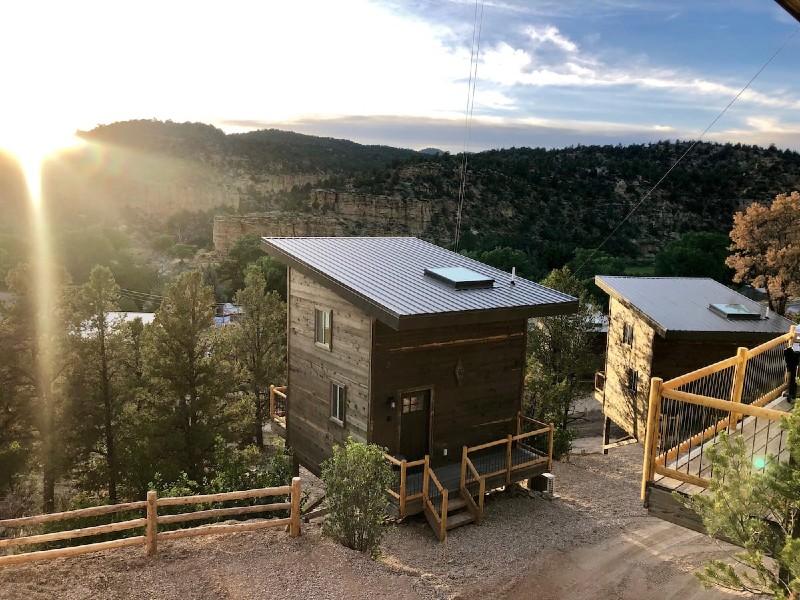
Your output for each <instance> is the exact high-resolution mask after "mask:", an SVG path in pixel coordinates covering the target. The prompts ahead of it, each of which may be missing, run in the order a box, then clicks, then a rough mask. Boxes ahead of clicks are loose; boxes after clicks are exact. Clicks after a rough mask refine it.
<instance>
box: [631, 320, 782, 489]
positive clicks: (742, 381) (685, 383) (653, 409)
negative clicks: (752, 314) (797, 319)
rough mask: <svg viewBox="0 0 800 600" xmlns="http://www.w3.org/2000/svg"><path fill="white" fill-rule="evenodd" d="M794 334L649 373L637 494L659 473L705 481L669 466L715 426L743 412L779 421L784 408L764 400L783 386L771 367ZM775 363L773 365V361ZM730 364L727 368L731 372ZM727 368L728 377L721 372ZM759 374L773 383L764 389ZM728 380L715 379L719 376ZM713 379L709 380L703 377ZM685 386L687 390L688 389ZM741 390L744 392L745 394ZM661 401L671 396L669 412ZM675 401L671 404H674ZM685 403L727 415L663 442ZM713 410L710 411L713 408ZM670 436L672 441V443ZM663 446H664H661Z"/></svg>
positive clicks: (735, 421) (708, 437)
mask: <svg viewBox="0 0 800 600" xmlns="http://www.w3.org/2000/svg"><path fill="white" fill-rule="evenodd" d="M794 336H795V327H792V328H791V329H790V330H789V333H787V334H785V335H782V336H779V337H776V338H775V339H773V340H770V341H768V342H765V343H763V344H761V345H759V346H757V347H755V348H752V349H748V348H739V350H738V352H737V354H736V356H733V357H731V358H727V359H725V360H721V361H719V362H716V363H714V364H712V365H708V366H706V367H703V368H701V369H697V370H696V371H692V372H691V373H687V374H685V375H681V376H680V377H675V378H674V379H670V380H669V381H663V380H662V379H660V378H658V377H653V378H652V379H651V381H650V397H649V406H648V415H647V429H646V434H645V446H644V449H645V451H644V464H643V468H642V486H641V496H642V499H643V500H644V499H645V494H646V491H647V486H648V484H650V483H652V482H653V481H654V480H655V476H656V475H664V476H667V477H670V478H673V479H676V480H678V481H682V482H685V483H690V484H692V485H697V486H700V487H708V483H709V482H708V478H706V477H703V476H701V475H700V473H696V474H695V473H691V472H689V468H688V465H685V466H686V470H685V471H683V470H679V469H677V468H675V466H670V465H671V463H673V462H674V461H676V460H677V459H678V458H679V457H681V456H683V455H684V454H686V453H688V452H691V451H692V450H693V449H694V450H699V449H700V448H701V447H702V446H703V445H704V444H706V443H709V442H711V441H713V440H715V439H716V437H717V436H718V435H719V433H720V432H722V431H725V430H728V431H734V430H736V428H737V426H738V425H739V424H740V422H742V421H743V420H744V419H746V418H748V417H749V418H752V419H766V420H768V421H771V422H774V421H780V420H781V419H782V418H784V417H785V416H786V413H785V412H782V411H778V410H772V409H768V408H764V406H765V405H766V404H768V403H769V402H772V401H773V400H775V399H776V398H778V397H779V396H780V395H781V394H782V393H783V392H784V391H785V390H786V388H787V383H788V380H787V379H785V377H784V379H783V382H782V383H777V381H778V380H779V377H778V376H777V375H776V373H779V372H781V371H780V370H781V369H783V366H782V365H783V363H782V352H783V349H784V348H786V346H787V344H791V343H792V341H793V339H794ZM766 363H769V364H770V365H771V369H772V373H768V370H767V368H766V367H765V366H764V365H765V364H766ZM776 365H777V366H776ZM731 369H732V370H733V372H732V375H731ZM726 372H727V374H728V377H723V374H725V373H726ZM759 375H760V376H761V378H763V379H764V380H765V381H769V380H774V381H776V384H771V385H768V386H767V388H768V389H764V387H763V385H760V384H761V383H762V382H760V381H758V379H759ZM728 380H730V384H729V385H727V384H724V385H721V384H720V382H727V381H728ZM712 381H713V382H714V383H715V384H714V385H711V384H710V383H709V384H708V385H706V383H707V382H712ZM720 389H721V390H723V391H722V393H717V395H718V396H723V397H714V396H712V395H711V393H712V392H706V393H700V392H704V391H706V390H715V391H716V390H720ZM689 390H691V391H689ZM745 392H747V397H746V398H745ZM665 401H672V410H671V412H670V414H665V413H664V411H662V407H663V404H664V402H665ZM676 407H677V408H676ZM690 407H695V408H694V409H693V410H695V411H697V410H698V409H697V408H696V407H701V410H702V409H707V410H708V411H712V410H713V411H721V412H723V413H727V416H724V417H723V418H718V419H716V421H715V422H714V423H712V424H710V425H709V426H707V427H703V428H702V430H700V431H697V432H695V433H692V434H690V435H689V436H687V437H686V438H685V439H677V440H672V439H671V437H672V436H670V440H671V441H669V442H667V443H665V440H664V439H663V437H664V436H665V432H668V431H669V430H670V422H673V423H678V422H680V420H681V419H683V418H684V415H685V413H686V412H687V411H688V410H691V409H690ZM714 414H716V413H714ZM673 441H674V443H673ZM665 446H669V447H665Z"/></svg>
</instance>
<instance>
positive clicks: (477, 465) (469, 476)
mask: <svg viewBox="0 0 800 600" xmlns="http://www.w3.org/2000/svg"><path fill="white" fill-rule="evenodd" d="M516 431H517V434H516V435H512V434H509V435H507V436H506V437H504V438H502V439H499V440H494V441H492V442H488V443H486V444H480V445H477V446H471V447H468V446H464V447H463V448H462V454H461V477H460V481H459V482H458V489H459V490H460V491H461V492H462V497H463V498H464V500H465V501H466V502H467V504H469V505H470V507H471V508H472V509H473V513H474V514H475V516H476V520H477V521H478V522H480V521H482V519H483V496H484V495H485V493H486V491H487V480H489V479H492V478H501V480H502V481H503V482H505V484H508V483H511V482H512V481H515V480H516V475H517V474H518V473H519V472H520V471H521V470H524V469H526V468H530V467H532V466H536V465H545V464H546V465H547V470H548V471H549V470H552V467H553V433H554V427H553V425H552V424H546V423H542V422H540V421H536V420H534V419H530V418H528V417H525V416H523V415H521V414H517V419H516ZM384 458H385V459H386V460H387V461H388V462H389V463H390V464H391V465H392V469H393V470H394V473H395V479H394V482H393V483H392V485H391V486H390V487H389V488H387V490H386V493H387V494H388V495H389V496H391V497H392V498H395V499H396V500H397V503H398V506H399V513H400V517H401V518H402V517H405V516H406V514H407V506H408V503H409V502H411V501H413V500H417V499H421V500H422V504H423V508H424V507H425V506H426V505H427V504H426V503H429V504H431V505H432V507H433V509H434V510H433V512H434V513H435V514H437V515H438V514H440V512H441V510H440V505H441V502H442V500H443V498H442V496H443V495H442V494H441V493H440V491H439V490H438V487H442V486H441V485H439V486H438V487H437V486H436V485H434V486H433V487H431V486H430V484H429V485H428V487H425V483H426V482H429V481H432V479H431V474H432V473H433V469H432V468H431V467H430V457H429V456H426V457H425V458H424V459H421V460H417V461H413V462H408V461H406V460H402V459H399V458H395V457H393V456H391V455H389V454H384ZM429 471H430V473H429ZM436 481H437V482H438V479H436ZM495 484H497V481H496V479H495ZM420 485H421V487H420ZM497 485H503V484H502V483H500V484H497ZM445 491H446V490H445ZM475 498H477V500H476V499H475ZM445 513H446V511H445Z"/></svg>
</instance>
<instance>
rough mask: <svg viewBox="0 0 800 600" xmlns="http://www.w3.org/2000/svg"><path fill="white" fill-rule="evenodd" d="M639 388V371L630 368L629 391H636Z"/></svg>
mask: <svg viewBox="0 0 800 600" xmlns="http://www.w3.org/2000/svg"><path fill="white" fill-rule="evenodd" d="M638 389H639V371H635V370H633V369H630V368H629V369H628V391H630V392H636V391H637V390H638Z"/></svg>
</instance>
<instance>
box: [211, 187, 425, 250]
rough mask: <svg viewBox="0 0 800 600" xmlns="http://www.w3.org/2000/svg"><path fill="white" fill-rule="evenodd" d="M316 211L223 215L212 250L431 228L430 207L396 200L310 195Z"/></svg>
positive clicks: (422, 232)
mask: <svg viewBox="0 0 800 600" xmlns="http://www.w3.org/2000/svg"><path fill="white" fill-rule="evenodd" d="M309 203H310V205H311V207H312V210H313V211H314V212H313V213H311V214H307V213H291V212H282V211H270V212H264V213H257V214H249V215H220V216H217V217H215V219H214V249H215V250H216V251H217V253H218V254H219V255H220V256H224V255H225V254H227V252H228V251H229V250H230V249H231V248H232V247H233V245H234V244H235V243H236V240H238V239H239V238H240V237H242V236H245V235H248V234H255V235H260V236H347V235H363V236H380V235H410V236H426V233H429V229H430V228H431V223H432V220H433V219H432V209H431V204H430V203H429V202H424V201H420V200H406V199H403V198H398V197H392V196H372V195H369V194H352V193H347V192H336V191H329V190H312V191H311V194H310V197H309Z"/></svg>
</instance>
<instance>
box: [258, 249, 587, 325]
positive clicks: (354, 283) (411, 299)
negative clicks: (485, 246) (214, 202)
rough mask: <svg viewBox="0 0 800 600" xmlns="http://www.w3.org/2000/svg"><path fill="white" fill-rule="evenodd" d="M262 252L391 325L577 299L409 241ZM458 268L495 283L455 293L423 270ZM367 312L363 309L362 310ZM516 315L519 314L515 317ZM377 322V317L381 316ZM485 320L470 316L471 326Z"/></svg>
mask: <svg viewBox="0 0 800 600" xmlns="http://www.w3.org/2000/svg"><path fill="white" fill-rule="evenodd" d="M262 241H263V247H264V249H265V250H266V251H267V252H268V253H269V254H271V255H272V256H275V257H276V258H278V259H281V260H283V261H284V262H286V263H287V264H289V266H291V267H293V268H297V269H299V270H300V271H303V272H305V273H306V274H307V275H309V276H311V277H313V278H314V279H315V280H317V281H318V282H320V283H322V284H323V285H327V287H331V288H332V289H334V291H338V292H340V293H343V295H345V297H348V296H349V297H348V300H350V301H359V302H360V303H361V304H362V305H364V306H366V307H370V308H372V309H373V310H372V314H373V316H376V317H377V318H379V319H381V320H383V321H385V322H387V323H388V324H390V325H391V326H393V327H398V326H401V325H402V322H404V321H405V322H406V323H411V322H412V321H418V320H419V319H420V318H421V317H430V318H433V317H437V316H442V315H453V316H454V318H456V314H463V313H467V312H469V313H475V312H482V311H503V310H505V311H512V312H513V313H515V314H514V316H515V317H519V318H524V317H528V316H536V315H546V314H557V313H569V312H574V310H575V309H576V307H577V300H576V299H575V298H573V297H572V296H569V295H567V294H563V293H561V292H557V291H554V290H551V289H549V288H546V287H544V286H541V285H539V284H537V283H534V282H532V281H528V280H526V279H522V278H520V277H517V278H516V282H515V284H511V275H510V274H509V273H505V272H503V271H500V270H499V269H495V268H494V267H490V266H489V265H486V264H483V263H481V262H478V261H476V260H473V259H471V258H467V257H465V256H462V255H460V254H456V253H454V252H450V251H449V250H445V249H444V248H440V247H439V246H435V245H434V244H430V243H428V242H425V241H423V240H420V239H417V238H412V237H393V238H385V237H378V238H367V237H352V238H346V237H339V238H330V237H329V238H263V239H262ZM446 267H462V268H466V269H470V270H472V271H475V272H476V273H479V274H480V275H483V276H485V277H487V278H491V279H494V280H495V283H494V286H493V287H492V288H489V289H469V290H455V289H453V287H452V286H450V285H447V284H446V283H443V282H439V281H436V280H435V279H434V278H432V277H430V276H426V275H425V269H426V268H428V269H432V268H446ZM368 312H370V311H368ZM516 313H519V314H516ZM381 317H383V318H381ZM484 318H485V320H493V317H492V316H491V315H483V316H481V315H473V319H474V320H475V321H479V320H483V319H484Z"/></svg>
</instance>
